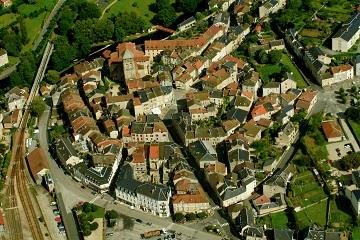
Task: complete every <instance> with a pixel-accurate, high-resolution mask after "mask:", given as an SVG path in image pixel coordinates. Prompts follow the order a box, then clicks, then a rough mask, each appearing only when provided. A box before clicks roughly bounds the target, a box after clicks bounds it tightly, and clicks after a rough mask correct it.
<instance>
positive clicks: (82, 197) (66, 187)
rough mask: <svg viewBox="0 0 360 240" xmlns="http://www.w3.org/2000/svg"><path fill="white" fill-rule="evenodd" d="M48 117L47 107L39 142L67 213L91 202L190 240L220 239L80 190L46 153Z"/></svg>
mask: <svg viewBox="0 0 360 240" xmlns="http://www.w3.org/2000/svg"><path fill="white" fill-rule="evenodd" d="M49 116H50V108H49V107H48V109H47V110H46V111H45V112H44V114H43V115H42V116H41V118H40V119H39V130H40V133H39V142H40V146H41V148H43V149H44V150H45V154H46V155H47V157H48V159H49V168H50V171H51V174H52V177H53V179H54V182H55V189H57V190H56V191H58V192H61V193H62V195H63V196H66V197H64V204H65V208H66V211H68V212H69V211H70V210H71V208H72V207H73V206H74V205H75V204H76V203H78V202H79V201H92V202H94V203H95V204H97V205H99V206H102V207H105V208H106V209H115V210H116V211H118V212H119V213H121V214H123V215H126V216H129V217H132V218H139V219H142V220H143V221H146V222H151V223H152V224H153V225H157V226H160V227H161V228H168V229H172V230H175V231H177V232H181V233H183V234H184V235H189V236H190V237H192V239H221V237H218V236H215V235H213V234H210V233H206V232H202V231H198V230H196V229H193V228H191V227H188V226H184V225H180V224H174V223H172V222H171V219H163V218H159V217H156V216H153V215H151V214H148V213H144V212H141V211H137V210H132V209H130V208H129V207H128V206H126V205H123V204H116V205H115V204H114V201H113V198H112V197H111V196H109V195H107V194H105V195H104V197H103V198H101V197H100V196H99V195H98V196H95V195H93V194H92V193H91V192H90V190H88V189H82V188H81V184H80V183H78V182H76V181H75V180H73V179H72V178H71V177H70V176H69V175H65V174H64V171H63V170H62V169H61V168H60V167H59V166H58V165H57V163H56V162H55V160H54V159H53V158H52V156H51V155H50V153H49V151H48V149H49V145H48V141H47V139H48V136H47V122H48V119H49Z"/></svg>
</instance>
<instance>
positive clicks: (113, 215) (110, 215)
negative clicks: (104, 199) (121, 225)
mask: <svg viewBox="0 0 360 240" xmlns="http://www.w3.org/2000/svg"><path fill="white" fill-rule="evenodd" d="M118 217H119V214H118V213H117V212H116V211H115V210H110V211H107V212H106V214H105V218H106V219H116V218H118Z"/></svg>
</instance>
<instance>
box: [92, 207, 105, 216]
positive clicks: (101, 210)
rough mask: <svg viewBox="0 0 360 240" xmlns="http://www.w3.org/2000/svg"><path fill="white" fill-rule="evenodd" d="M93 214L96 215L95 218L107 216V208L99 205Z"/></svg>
mask: <svg viewBox="0 0 360 240" xmlns="http://www.w3.org/2000/svg"><path fill="white" fill-rule="evenodd" d="M91 214H92V215H93V216H94V218H103V217H104V216H105V209H104V208H102V207H99V206H97V209H96V211H95V212H92V213H91Z"/></svg>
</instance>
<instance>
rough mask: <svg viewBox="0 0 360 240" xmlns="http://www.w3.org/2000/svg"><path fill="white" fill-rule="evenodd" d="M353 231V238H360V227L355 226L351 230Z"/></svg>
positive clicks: (353, 239)
mask: <svg viewBox="0 0 360 240" xmlns="http://www.w3.org/2000/svg"><path fill="white" fill-rule="evenodd" d="M351 233H352V238H351V239H352V240H357V239H360V227H356V228H353V230H352V231H351Z"/></svg>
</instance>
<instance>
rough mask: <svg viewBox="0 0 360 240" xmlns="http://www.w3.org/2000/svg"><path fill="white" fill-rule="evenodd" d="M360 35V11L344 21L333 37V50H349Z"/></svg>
mask: <svg viewBox="0 0 360 240" xmlns="http://www.w3.org/2000/svg"><path fill="white" fill-rule="evenodd" d="M359 37H360V12H357V13H356V14H355V15H353V16H352V17H351V18H350V19H349V20H348V21H347V22H346V23H344V24H343V25H342V26H341V28H340V29H339V31H337V32H336V33H335V34H334V36H333V37H332V39H331V42H332V50H334V51H340V52H347V51H348V50H349V49H350V48H351V47H352V46H353V45H354V44H355V42H356V41H357V40H358V39H359Z"/></svg>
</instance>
